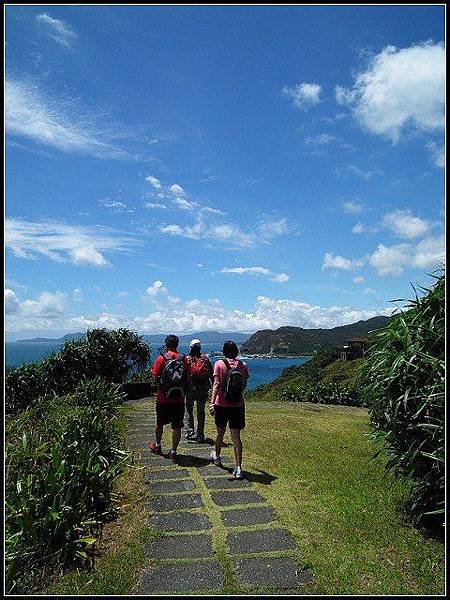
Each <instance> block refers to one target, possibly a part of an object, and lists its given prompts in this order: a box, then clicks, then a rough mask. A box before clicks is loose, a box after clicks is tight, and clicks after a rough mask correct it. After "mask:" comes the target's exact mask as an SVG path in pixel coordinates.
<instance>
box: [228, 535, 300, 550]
mask: <svg viewBox="0 0 450 600" xmlns="http://www.w3.org/2000/svg"><path fill="white" fill-rule="evenodd" d="M227 539H228V545H229V546H230V552H231V554H249V553H250V552H272V551H274V550H292V549H294V548H295V547H296V544H295V540H294V538H293V537H292V536H291V535H289V533H288V532H287V531H285V530H284V529H263V530H260V531H238V532H236V533H229V534H228V538H227Z"/></svg>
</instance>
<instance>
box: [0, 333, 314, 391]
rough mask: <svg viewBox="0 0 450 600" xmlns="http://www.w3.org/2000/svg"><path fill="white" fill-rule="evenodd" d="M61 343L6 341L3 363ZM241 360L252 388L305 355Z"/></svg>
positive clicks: (208, 347) (35, 356) (39, 355)
mask: <svg viewBox="0 0 450 600" xmlns="http://www.w3.org/2000/svg"><path fill="white" fill-rule="evenodd" d="M60 348H61V344H57V343H55V342H35V343H25V342H7V343H6V344H5V357H6V360H5V363H6V366H7V367H18V366H20V365H22V364H25V363H29V362H36V361H41V360H43V359H44V358H45V357H46V356H48V355H49V354H50V353H51V352H53V351H56V350H59V349H60ZM202 350H203V352H206V353H212V352H220V351H221V350H222V348H221V346H220V345H218V344H203V346H202ZM159 351H160V349H159V348H156V347H155V348H152V357H155V356H156V355H157V354H159ZM180 352H183V353H184V354H187V353H188V352H189V347H188V346H187V345H184V344H181V345H180ZM218 358H219V357H216V356H212V357H211V360H212V361H213V362H215V361H216V360H217V359H218ZM243 360H245V362H246V363H247V365H248V369H249V372H250V378H249V382H248V389H253V388H255V387H257V386H258V385H261V384H262V383H269V382H270V381H273V380H274V379H276V378H277V377H278V376H279V375H280V374H281V372H282V370H283V369H285V368H286V367H290V366H292V365H302V364H304V363H305V362H306V361H307V360H308V357H307V356H301V357H297V358H249V357H245V358H244V359H243Z"/></svg>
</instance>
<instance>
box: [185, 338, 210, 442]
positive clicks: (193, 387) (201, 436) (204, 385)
mask: <svg viewBox="0 0 450 600" xmlns="http://www.w3.org/2000/svg"><path fill="white" fill-rule="evenodd" d="M186 359H187V361H188V362H189V365H190V375H191V377H190V381H189V385H188V389H187V392H186V412H187V425H186V427H187V431H186V439H188V440H189V441H191V442H197V443H198V444H203V443H204V442H205V406H206V401H207V400H208V390H209V389H210V388H211V379H212V376H213V366H212V364H211V361H210V360H209V358H208V356H207V355H206V354H204V353H203V352H202V347H201V342H200V340H197V339H193V340H191V343H190V344H189V354H188V356H186ZM195 403H196V404H197V431H195V430H194V404H195Z"/></svg>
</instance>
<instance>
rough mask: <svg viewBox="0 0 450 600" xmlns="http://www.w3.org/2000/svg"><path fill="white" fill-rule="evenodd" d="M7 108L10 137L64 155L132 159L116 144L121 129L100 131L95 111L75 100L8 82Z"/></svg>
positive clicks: (7, 129)
mask: <svg viewBox="0 0 450 600" xmlns="http://www.w3.org/2000/svg"><path fill="white" fill-rule="evenodd" d="M5 105H6V111H5V124H6V133H7V134H8V135H13V136H18V137H24V138H28V139H30V140H32V141H33V142H35V143H38V144H43V145H46V146H51V147H53V148H56V149H57V150H60V151H63V152H74V153H77V154H86V155H89V156H94V157H96V158H107V159H109V158H116V159H129V158H131V155H129V154H128V153H127V152H125V151H123V150H121V149H120V148H118V147H117V146H116V145H115V144H114V141H113V140H114V138H115V137H117V136H118V135H119V133H118V132H119V128H118V127H117V126H116V127H111V128H110V129H109V130H107V129H102V128H100V127H99V125H98V119H95V117H94V116H92V111H87V110H83V109H82V108H80V106H79V105H78V103H77V102H76V101H74V100H73V99H71V98H58V97H56V96H55V95H48V94H45V93H44V92H43V91H42V90H41V89H39V88H38V87H37V86H36V85H32V84H30V83H29V82H27V81H20V80H18V79H12V78H7V79H6V83H5ZM121 135H123V134H121Z"/></svg>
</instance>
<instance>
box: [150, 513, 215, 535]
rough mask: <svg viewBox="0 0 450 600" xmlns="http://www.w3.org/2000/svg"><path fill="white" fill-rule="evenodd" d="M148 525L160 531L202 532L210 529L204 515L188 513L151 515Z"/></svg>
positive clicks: (210, 525)
mask: <svg viewBox="0 0 450 600" xmlns="http://www.w3.org/2000/svg"><path fill="white" fill-rule="evenodd" d="M150 525H152V527H154V528H155V529H159V530H160V531H183V532H184V531H202V530H207V529H211V528H212V523H211V521H210V520H209V519H208V517H207V516H206V515H205V514H203V513H197V512H189V511H184V512H177V513H169V514H160V515H152V516H151V517H150Z"/></svg>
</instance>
